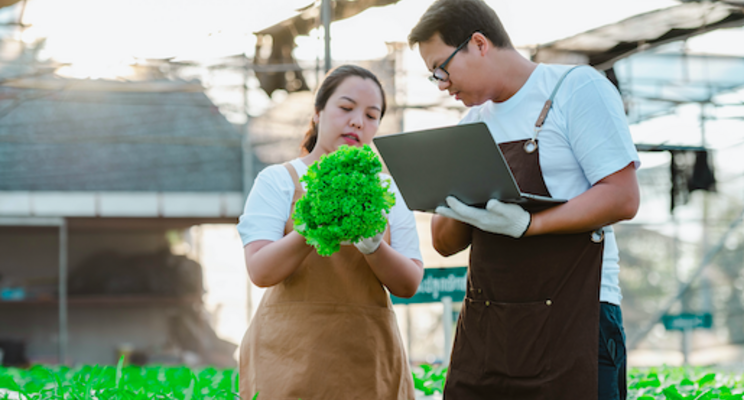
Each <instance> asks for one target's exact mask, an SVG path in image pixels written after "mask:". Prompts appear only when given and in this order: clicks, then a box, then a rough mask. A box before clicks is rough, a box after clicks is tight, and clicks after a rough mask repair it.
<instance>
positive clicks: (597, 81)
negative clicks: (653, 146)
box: [565, 68, 640, 185]
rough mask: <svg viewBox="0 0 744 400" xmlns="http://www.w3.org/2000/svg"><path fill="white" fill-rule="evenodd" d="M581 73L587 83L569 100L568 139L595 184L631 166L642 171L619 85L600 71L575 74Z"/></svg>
mask: <svg viewBox="0 0 744 400" xmlns="http://www.w3.org/2000/svg"><path fill="white" fill-rule="evenodd" d="M582 70H583V71H582ZM579 71H582V73H583V74H584V79H583V82H581V83H580V84H578V85H577V86H576V87H575V89H574V90H573V92H572V93H571V94H570V96H569V97H568V99H567V100H566V106H565V107H566V121H567V122H566V124H567V126H566V129H567V139H568V141H569V142H570V145H571V148H572V149H573V151H574V154H575V156H576V159H577V160H578V162H579V165H581V168H582V169H583V170H584V174H585V175H586V177H587V179H588V180H589V182H590V183H591V184H592V185H594V184H595V183H597V182H598V181H600V180H601V179H603V178H605V177H607V176H608V175H611V174H613V173H615V172H617V171H619V170H621V169H623V168H625V167H626V166H627V165H628V164H630V163H634V164H635V168H638V167H639V166H640V159H639V157H638V152H637V151H636V148H635V145H634V144H633V140H632V138H631V136H630V130H629V128H628V122H627V118H626V116H625V109H624V106H623V102H622V99H621V97H620V94H619V93H618V91H617V89H616V88H615V86H613V85H612V83H611V82H610V81H609V80H608V79H607V78H605V77H603V76H602V75H600V74H599V73H597V72H596V71H593V70H590V69H588V68H586V69H585V68H580V69H578V70H576V71H574V73H576V72H579ZM577 75H579V76H577V78H579V77H580V76H581V73H579V74H577Z"/></svg>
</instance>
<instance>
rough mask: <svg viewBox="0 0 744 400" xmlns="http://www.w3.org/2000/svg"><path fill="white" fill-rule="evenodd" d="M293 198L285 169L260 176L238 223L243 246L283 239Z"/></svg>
mask: <svg viewBox="0 0 744 400" xmlns="http://www.w3.org/2000/svg"><path fill="white" fill-rule="evenodd" d="M293 194H294V183H293V182H292V178H291V177H290V175H289V172H288V171H287V169H286V168H285V167H284V166H282V165H273V166H270V167H267V168H265V169H264V170H263V171H261V172H260V173H259V174H258V176H257V177H256V180H255V181H254V182H253V187H252V188H251V192H250V194H248V199H247V200H246V202H245V208H244V209H243V215H241V216H240V218H239V222H238V233H239V234H240V239H241V240H242V241H243V246H245V245H247V244H248V243H251V242H255V241H256V240H271V241H277V240H279V239H281V238H282V237H283V236H284V226H285V224H286V223H287V219H289V213H290V208H291V207H292V196H293Z"/></svg>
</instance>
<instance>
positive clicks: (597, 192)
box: [524, 163, 640, 236]
mask: <svg viewBox="0 0 744 400" xmlns="http://www.w3.org/2000/svg"><path fill="white" fill-rule="evenodd" d="M639 204H640V193H639V189H638V181H637V180H636V172H635V166H634V165H633V163H630V164H628V165H627V166H626V167H625V168H623V169H621V170H620V171H617V172H615V173H614V174H611V175H609V176H607V177H605V178H603V179H601V180H600V181H599V182H597V183H596V184H595V185H594V186H592V187H591V188H590V189H589V190H587V191H586V192H584V193H582V194H580V195H579V196H576V197H574V198H573V199H571V200H570V201H568V202H567V203H565V204H561V205H559V206H556V207H553V208H549V209H547V210H544V211H541V212H538V213H535V214H532V222H531V224H530V226H529V229H527V232H526V233H525V235H524V236H534V235H545V234H550V233H578V232H587V231H591V230H594V229H598V228H601V227H603V226H607V225H611V224H614V223H616V222H619V221H623V220H628V219H631V218H633V217H634V216H635V215H636V213H637V212H638V206H639Z"/></svg>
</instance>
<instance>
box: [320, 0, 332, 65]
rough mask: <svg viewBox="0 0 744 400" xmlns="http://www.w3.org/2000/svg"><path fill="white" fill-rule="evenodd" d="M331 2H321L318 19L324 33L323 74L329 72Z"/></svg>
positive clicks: (324, 0) (327, 0)
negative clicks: (321, 22)
mask: <svg viewBox="0 0 744 400" xmlns="http://www.w3.org/2000/svg"><path fill="white" fill-rule="evenodd" d="M331 1H332V0H323V2H322V3H321V11H320V18H321V20H322V21H323V32H325V72H326V73H328V71H330V70H331V19H332V12H333V6H332V4H331Z"/></svg>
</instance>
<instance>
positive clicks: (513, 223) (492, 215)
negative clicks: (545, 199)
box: [434, 196, 532, 238]
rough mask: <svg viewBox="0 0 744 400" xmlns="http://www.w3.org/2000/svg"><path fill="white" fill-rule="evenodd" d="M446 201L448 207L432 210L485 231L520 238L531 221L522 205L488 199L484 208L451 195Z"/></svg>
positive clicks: (530, 216) (529, 215)
mask: <svg viewBox="0 0 744 400" xmlns="http://www.w3.org/2000/svg"><path fill="white" fill-rule="evenodd" d="M446 202H447V205H448V206H449V207H444V206H439V207H437V209H436V210H434V212H436V213H437V214H439V215H442V216H444V217H447V218H452V219H456V220H458V221H461V222H464V223H466V224H470V225H472V226H474V227H476V228H478V229H480V230H483V231H486V232H491V233H499V234H502V235H507V236H511V237H514V238H521V237H522V236H524V234H525V233H526V232H527V229H528V228H529V227H530V222H532V215H531V214H530V213H529V212H527V211H525V210H524V209H523V208H522V207H520V206H518V205H516V204H506V203H502V202H500V201H498V200H496V199H491V200H489V201H488V204H486V209H485V210H484V209H482V208H476V207H470V206H468V205H466V204H464V203H463V202H461V201H460V200H457V199H456V198H454V197H452V196H447V199H446Z"/></svg>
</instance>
